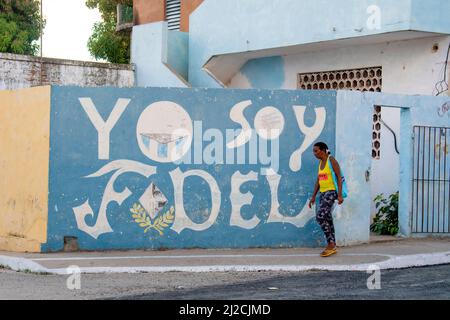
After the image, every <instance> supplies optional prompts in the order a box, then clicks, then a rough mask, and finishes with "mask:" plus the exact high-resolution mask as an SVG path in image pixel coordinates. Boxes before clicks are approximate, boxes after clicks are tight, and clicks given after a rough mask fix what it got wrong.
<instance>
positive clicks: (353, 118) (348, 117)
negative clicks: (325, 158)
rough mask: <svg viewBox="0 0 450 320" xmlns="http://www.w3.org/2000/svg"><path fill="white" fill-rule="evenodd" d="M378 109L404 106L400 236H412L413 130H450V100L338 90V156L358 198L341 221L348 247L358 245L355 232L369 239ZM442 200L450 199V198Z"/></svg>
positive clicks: (351, 201) (348, 205)
mask: <svg viewBox="0 0 450 320" xmlns="http://www.w3.org/2000/svg"><path fill="white" fill-rule="evenodd" d="M374 106H385V107H394V108H401V128H400V141H399V145H400V172H399V176H400V185H399V191H400V199H399V223H400V234H401V235H404V236H411V210H412V206H411V203H412V196H413V194H412V169H413V142H414V140H413V127H414V126H443V127H450V112H448V111H447V112H444V111H445V110H447V109H450V98H449V97H445V96H442V97H433V96H406V95H393V94H379V93H370V92H364V93H360V92H352V91H338V93H337V115H336V121H337V124H336V144H337V150H336V157H337V158H338V159H340V160H341V163H342V166H343V167H344V168H345V170H346V176H347V181H348V185H349V190H350V194H352V196H351V197H349V199H348V201H347V203H346V205H345V206H344V207H343V219H341V220H340V221H337V224H336V228H337V230H341V231H340V232H337V234H336V236H337V239H338V240H339V239H340V238H341V239H342V241H343V242H344V243H347V244H350V243H352V242H353V240H352V239H351V238H349V237H348V235H349V234H355V238H358V239H364V238H365V237H366V239H367V240H368V238H369V232H368V230H369V229H368V228H369V221H370V220H369V219H370V201H372V200H371V198H370V197H371V191H370V182H368V181H366V178H365V172H366V170H369V171H370V167H371V148H372V146H371V142H372V137H371V135H372V116H373V108H374ZM446 106H449V107H448V108H446ZM372 178H373V177H372ZM441 201H448V198H443V199H441ZM441 206H442V204H441ZM347 239H349V241H348V240H347Z"/></svg>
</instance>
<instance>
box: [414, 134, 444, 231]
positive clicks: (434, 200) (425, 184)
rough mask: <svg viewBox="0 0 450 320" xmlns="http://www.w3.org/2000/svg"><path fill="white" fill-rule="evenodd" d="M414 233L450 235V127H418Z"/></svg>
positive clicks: (415, 149)
mask: <svg viewBox="0 0 450 320" xmlns="http://www.w3.org/2000/svg"><path fill="white" fill-rule="evenodd" d="M413 137H414V144H413V145H414V147H413V148H414V149H413V155H414V159H413V162H414V164H413V179H412V180H413V185H412V193H413V196H412V217H411V227H412V232H413V233H450V225H449V219H450V158H449V157H448V154H449V152H450V148H449V144H450V128H448V127H447V128H445V127H424V126H415V127H414V134H413Z"/></svg>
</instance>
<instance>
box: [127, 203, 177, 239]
mask: <svg viewBox="0 0 450 320" xmlns="http://www.w3.org/2000/svg"><path fill="white" fill-rule="evenodd" d="M130 212H131V213H132V215H131V216H132V217H133V219H134V221H135V222H136V223H138V224H139V226H140V227H142V228H145V229H144V233H147V231H148V230H150V229H154V230H156V231H158V233H159V235H160V236H163V235H164V230H165V229H166V228H167V227H168V226H169V225H171V224H172V223H173V222H174V220H175V208H174V207H170V210H168V211H166V212H165V213H163V214H160V215H158V216H157V217H156V219H155V220H153V221H152V219H151V218H150V215H149V214H148V212H147V211H146V210H145V209H144V208H143V207H142V206H141V205H140V204H139V203H135V204H133V207H132V208H131V209H130Z"/></svg>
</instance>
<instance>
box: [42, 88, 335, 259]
mask: <svg viewBox="0 0 450 320" xmlns="http://www.w3.org/2000/svg"><path fill="white" fill-rule="evenodd" d="M80 98H84V99H85V100H84V101H85V102H86V101H87V100H86V99H87V98H90V99H91V101H92V104H93V105H94V106H95V108H96V110H98V113H99V115H100V117H101V118H102V119H103V120H104V121H106V119H108V117H109V116H110V114H111V112H112V110H113V108H114V107H115V105H116V102H117V101H118V99H129V100H130V101H129V103H128V104H127V106H126V108H125V110H124V111H123V113H122V114H121V116H120V117H119V118H118V121H117V123H116V124H115V126H114V127H113V129H112V130H111V133H110V148H109V157H108V158H107V159H99V142H98V135H97V130H96V129H95V127H94V125H93V124H92V122H91V120H90V119H89V117H88V115H87V113H86V112H85V109H84V107H83V106H82V104H81V102H80ZM247 100H251V103H252V104H251V106H249V107H248V108H247V109H245V112H244V115H245V117H246V119H248V121H249V123H250V124H251V126H253V119H254V117H255V115H256V114H257V112H258V111H259V110H261V109H262V108H264V107H267V106H272V107H275V108H277V109H278V110H279V111H280V112H281V114H282V115H283V118H284V121H285V125H284V130H283V131H282V133H281V135H280V137H279V140H278V142H279V146H280V160H279V170H278V174H279V175H280V176H281V178H280V185H279V190H278V192H277V195H278V200H279V204H280V207H279V212H280V213H281V214H282V215H284V216H295V215H297V214H298V213H299V212H301V211H302V210H303V209H304V207H305V205H306V204H307V199H308V198H309V197H310V196H311V193H312V191H313V185H314V182H315V177H316V170H317V165H318V164H317V160H316V159H315V158H314V157H313V155H312V152H311V149H312V147H311V146H308V148H307V150H306V151H305V153H303V156H302V166H301V169H300V170H299V171H297V172H294V171H292V170H291V168H290V165H289V160H290V156H291V154H292V153H293V152H294V151H295V150H296V149H297V148H299V147H300V145H301V144H302V143H303V142H304V140H305V135H304V134H303V133H302V132H301V130H300V129H299V125H298V123H297V120H296V114H295V112H294V108H293V107H294V106H305V107H306V111H305V120H304V122H305V123H304V125H305V126H307V127H311V126H313V124H314V123H315V121H316V112H317V108H324V109H325V111H326V122H325V126H324V129H323V131H321V132H320V135H319V136H318V138H317V139H315V141H317V140H322V141H325V142H327V143H328V144H329V146H330V148H331V150H332V152H334V150H335V132H336V124H335V123H336V92H333V91H322V92H312V91H311V92H307V91H269V90H225V89H181V88H180V89H177V88H170V89H169V88H133V89H118V88H78V87H52V96H51V128H50V133H51V135H50V144H51V150H50V175H49V208H48V211H49V212H48V217H49V224H48V241H47V243H46V244H45V245H43V246H42V251H45V252H46V251H58V250H61V249H62V248H63V240H64V237H67V236H70V237H77V238H78V244H79V247H80V249H82V250H98V249H134V248H150V249H158V248H195V247H201V248H233V247H240V248H241V247H290V246H318V245H323V244H324V236H323V234H322V232H321V230H320V228H319V226H318V224H317V223H316V221H315V219H314V217H313V216H312V217H310V218H308V219H307V220H306V221H305V224H304V225H303V226H302V227H297V226H296V225H293V224H291V223H280V222H272V223H268V222H267V219H268V216H269V212H270V210H271V205H272V203H271V202H272V201H271V199H273V195H272V194H271V192H270V187H269V184H268V180H267V179H266V177H265V176H263V175H261V171H260V170H261V168H263V167H266V166H264V165H263V164H261V162H260V161H258V163H256V164H220V163H216V164H175V163H171V162H169V163H160V162H157V161H154V160H152V159H150V158H149V157H147V156H145V155H144V154H143V152H142V151H141V149H140V147H139V145H138V142H137V123H138V121H139V119H140V117H141V115H143V112H144V111H145V110H148V109H147V107H148V106H149V105H151V104H153V103H155V102H158V101H171V102H174V103H177V104H178V105H179V106H181V107H182V109H184V110H185V111H186V112H187V113H188V115H189V117H190V119H191V120H192V122H194V121H202V126H203V132H205V131H206V130H207V129H210V128H216V129H218V130H219V131H220V132H222V133H224V132H225V130H226V129H239V128H240V126H239V125H238V124H237V123H235V122H233V121H232V120H231V119H230V110H231V108H232V107H233V106H234V105H235V104H237V103H240V102H242V101H247ZM85 105H86V103H85ZM157 117H158V119H159V120H158V119H156V122H155V126H157V125H158V121H161V122H163V121H164V119H167V117H168V114H164V113H160V114H159V115H157ZM159 117H161V118H159ZM148 121H150V122H151V121H154V120H153V119H152V118H149V119H148ZM198 135H199V134H198V131H197V133H196V132H195V131H194V138H195V136H198ZM273 143H275V142H274V141H273ZM206 145H208V142H204V146H206ZM193 149H195V148H194V147H192V146H191V148H190V151H192V150H193ZM118 160H123V161H125V160H126V161H134V162H133V163H134V166H135V168H137V166H140V167H141V169H142V168H147V169H148V168H149V167H155V169H156V170H157V173H156V174H154V175H150V176H149V177H148V178H147V177H145V176H143V175H142V174H140V173H138V172H134V173H133V172H123V173H122V174H121V175H120V176H118V177H117V180H115V183H114V186H113V187H114V190H115V192H117V193H120V192H123V191H124V190H126V188H128V189H129V191H130V194H129V196H128V197H126V198H125V199H124V200H123V202H122V203H121V204H120V205H119V204H118V203H117V202H110V203H109V204H108V206H107V210H106V212H107V215H106V218H107V221H108V222H109V225H110V227H111V229H112V232H108V233H103V234H100V235H99V236H98V238H95V237H93V236H92V235H90V234H89V233H88V232H85V231H83V230H80V228H79V225H78V224H77V220H76V216H75V211H74V209H75V208H78V209H80V208H82V207H83V205H84V206H85V207H84V208H86V205H87V204H89V205H90V207H91V208H92V210H93V215H92V216H86V217H85V219H84V222H85V224H86V225H87V226H91V227H92V226H94V225H96V223H98V218H99V210H100V207H101V203H102V199H103V198H104V197H106V195H107V192H105V189H106V186H107V184H108V182H109V181H110V179H113V178H114V175H116V174H117V173H118V172H119V171H117V170H123V169H124V167H123V163H124V162H122V163H119V164H118V165H117V166H116V167H115V169H114V170H112V171H105V172H101V173H98V176H97V177H87V176H89V175H93V174H94V173H96V172H98V171H99V170H100V169H101V168H105V167H107V166H110V165H112V164H115V163H117V162H116V161H118ZM137 163H138V164H137ZM177 169H179V170H181V171H182V172H185V171H187V170H202V171H204V172H206V173H208V174H209V175H211V176H212V177H213V178H214V180H215V181H216V182H217V185H218V187H219V189H220V199H221V200H220V201H221V206H220V211H219V214H218V217H217V220H216V221H215V223H214V224H213V225H212V226H211V227H209V228H208V229H206V230H204V231H193V230H190V229H184V230H183V231H181V232H180V233H177V232H175V231H173V230H172V229H171V225H168V226H167V227H166V228H165V229H164V234H163V235H160V234H159V233H158V232H156V231H155V230H153V229H150V230H149V231H148V232H147V233H144V228H143V227H141V226H140V225H139V224H138V223H136V221H135V220H134V218H133V217H132V213H131V212H130V209H131V208H132V207H133V205H134V204H136V203H138V202H139V199H140V197H141V195H142V194H143V193H144V191H146V189H147V188H148V186H149V185H150V183H154V184H156V185H157V187H158V188H159V189H160V190H161V192H162V193H163V194H164V195H165V196H166V198H167V200H168V203H167V204H166V206H165V207H164V208H163V210H162V211H161V213H164V212H167V211H168V210H169V208H170V207H171V206H175V200H176V199H175V198H174V188H176V187H177V186H174V185H173V182H172V179H171V175H170V173H171V172H172V173H173V172H174V170H177ZM137 171H139V170H137ZM238 171H240V172H241V173H242V174H247V173H249V172H250V171H254V172H256V173H258V178H257V181H250V182H247V183H245V184H243V185H242V186H241V188H240V192H242V193H246V192H251V193H252V194H253V200H252V202H251V205H248V206H244V207H242V210H241V212H242V216H243V217H244V219H251V218H252V217H253V216H255V215H256V216H257V217H258V218H259V219H261V221H260V222H259V224H258V225H257V226H256V227H254V228H251V229H244V228H241V227H237V226H230V215H231V201H230V195H231V182H230V181H231V176H232V175H233V174H235V173H236V172H238ZM183 190H184V193H183V194H184V207H185V210H186V213H187V215H188V216H189V217H190V219H192V220H193V221H194V222H195V223H202V222H204V221H205V220H206V219H207V218H208V213H209V210H211V206H212V203H211V201H212V200H211V199H212V198H211V193H210V188H209V186H208V184H207V183H206V181H205V180H203V179H201V178H199V177H189V178H187V179H186V181H185V185H184V189H183ZM103 200H104V199H103ZM80 210H81V209H80ZM177 211H178V208H177V207H176V206H175V217H176V216H177ZM309 214H311V213H309ZM78 223H80V221H78Z"/></svg>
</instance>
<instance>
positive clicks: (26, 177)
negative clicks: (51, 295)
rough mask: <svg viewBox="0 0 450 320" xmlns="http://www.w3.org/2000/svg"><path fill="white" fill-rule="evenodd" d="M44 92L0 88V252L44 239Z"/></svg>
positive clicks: (29, 248)
mask: <svg viewBox="0 0 450 320" xmlns="http://www.w3.org/2000/svg"><path fill="white" fill-rule="evenodd" d="M50 90H51V87H49V86H47V87H36V88H29V89H22V90H13V91H9V90H8V91H1V90H0V250H3V251H17V252H40V250H41V244H42V243H45V242H46V240H47V216H48V171H49V148H50Z"/></svg>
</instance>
